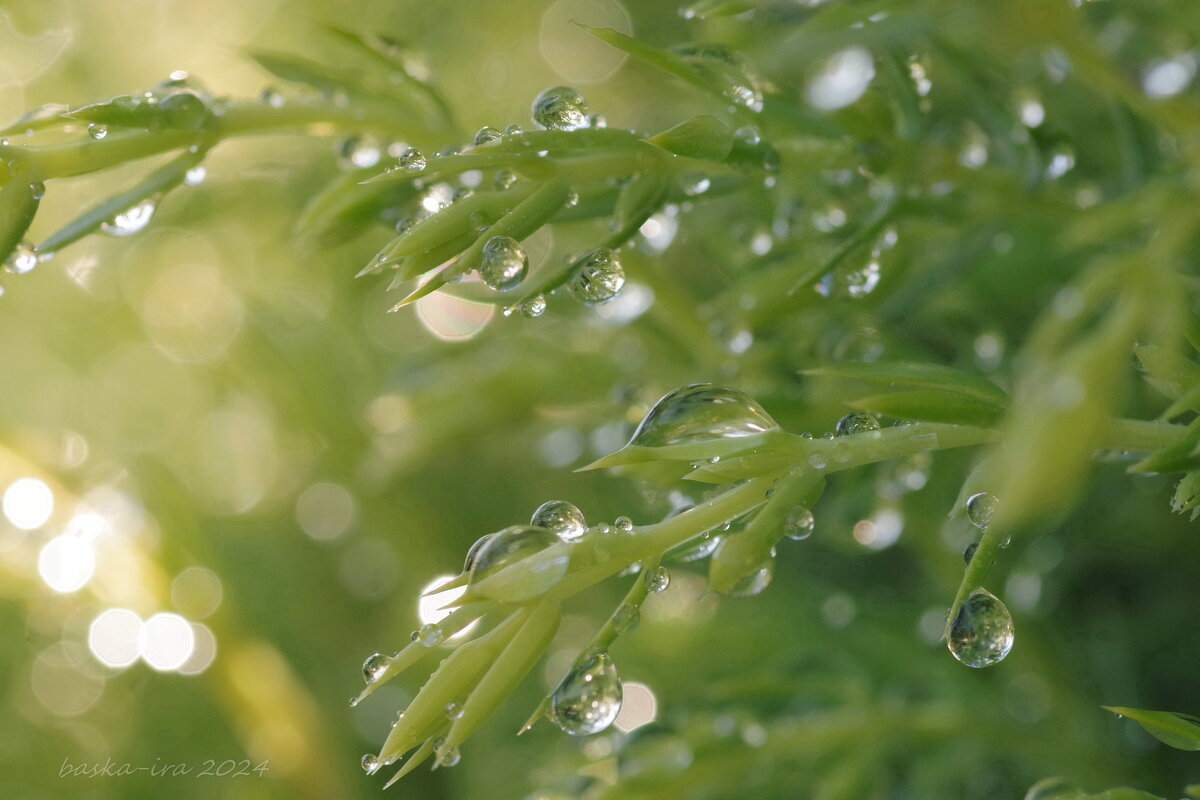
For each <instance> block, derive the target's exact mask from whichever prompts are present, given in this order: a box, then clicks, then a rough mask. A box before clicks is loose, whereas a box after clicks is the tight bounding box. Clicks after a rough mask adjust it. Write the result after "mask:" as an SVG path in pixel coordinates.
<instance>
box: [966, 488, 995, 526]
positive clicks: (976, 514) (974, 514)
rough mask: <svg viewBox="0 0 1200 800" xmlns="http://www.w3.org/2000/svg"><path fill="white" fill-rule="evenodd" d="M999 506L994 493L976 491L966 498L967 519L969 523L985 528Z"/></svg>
mask: <svg viewBox="0 0 1200 800" xmlns="http://www.w3.org/2000/svg"><path fill="white" fill-rule="evenodd" d="M999 507H1000V501H999V500H997V499H996V497H995V495H991V494H988V493H987V492H978V493H976V494H973V495H971V496H970V497H969V498H967V519H968V520H970V522H971V524H972V525H974V526H975V527H976V528H979V529H980V530H985V531H986V530H987V529H988V526H989V525H991V524H992V519H993V518H994V517H995V516H996V510H997V509H998V508H999Z"/></svg>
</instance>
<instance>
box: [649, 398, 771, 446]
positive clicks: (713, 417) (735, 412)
mask: <svg viewBox="0 0 1200 800" xmlns="http://www.w3.org/2000/svg"><path fill="white" fill-rule="evenodd" d="M775 427H777V425H776V424H775V420H773V419H771V417H770V416H769V415H768V414H767V412H766V411H765V410H764V409H763V407H762V406H760V405H759V404H758V403H757V402H755V401H754V399H752V398H751V397H750V396H749V395H747V394H745V393H744V392H740V391H738V390H737V389H730V388H728V387H725V386H717V385H715V384H711V383H694V384H692V385H690V386H685V387H683V388H682V389H676V390H675V391H673V392H671V393H669V394H667V395H666V396H664V397H663V398H662V399H661V400H659V401H658V402H657V403H655V404H654V408H652V409H650V412H649V413H648V414H646V416H645V417H644V418H643V419H642V421H641V424H639V425H638V427H637V430H636V431H634V432H633V438H632V439H630V440H629V444H631V445H638V446H640V447H665V446H667V445H675V444H690V443H693V442H702V441H706V440H708V439H730V438H734V437H739V436H752V435H754V434H757V433H762V432H764V431H768V430H771V429H772V428H775Z"/></svg>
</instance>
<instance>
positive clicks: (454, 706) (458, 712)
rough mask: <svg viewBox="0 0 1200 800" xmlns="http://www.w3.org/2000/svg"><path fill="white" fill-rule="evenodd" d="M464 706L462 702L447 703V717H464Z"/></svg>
mask: <svg viewBox="0 0 1200 800" xmlns="http://www.w3.org/2000/svg"><path fill="white" fill-rule="evenodd" d="M462 715H463V707H462V704H461V703H447V704H446V719H462Z"/></svg>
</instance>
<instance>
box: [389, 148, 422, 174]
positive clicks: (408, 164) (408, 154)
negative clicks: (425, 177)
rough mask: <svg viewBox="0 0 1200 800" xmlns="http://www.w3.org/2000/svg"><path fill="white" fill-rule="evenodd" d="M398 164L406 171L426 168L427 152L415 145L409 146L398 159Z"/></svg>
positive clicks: (418, 170)
mask: <svg viewBox="0 0 1200 800" xmlns="http://www.w3.org/2000/svg"><path fill="white" fill-rule="evenodd" d="M396 164H397V165H398V166H399V167H400V169H402V170H404V171H406V172H420V171H421V170H423V169H425V164H426V161H425V154H424V153H422V152H421V151H420V150H418V149H417V148H415V147H409V148H407V149H406V150H405V151H404V152H403V153H401V154H400V158H398V159H396Z"/></svg>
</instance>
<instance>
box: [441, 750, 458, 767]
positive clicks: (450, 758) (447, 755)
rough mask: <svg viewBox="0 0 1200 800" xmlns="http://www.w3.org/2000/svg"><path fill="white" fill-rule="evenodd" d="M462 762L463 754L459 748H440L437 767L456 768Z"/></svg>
mask: <svg viewBox="0 0 1200 800" xmlns="http://www.w3.org/2000/svg"><path fill="white" fill-rule="evenodd" d="M459 761H462V753H461V752H459V749H458V748H457V747H439V748H438V751H437V766H439V767H455V766H458V762H459Z"/></svg>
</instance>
